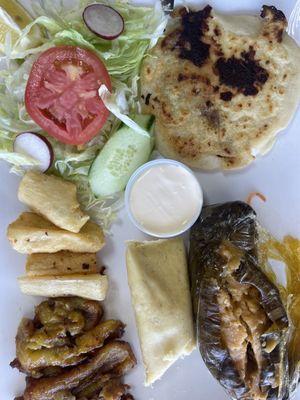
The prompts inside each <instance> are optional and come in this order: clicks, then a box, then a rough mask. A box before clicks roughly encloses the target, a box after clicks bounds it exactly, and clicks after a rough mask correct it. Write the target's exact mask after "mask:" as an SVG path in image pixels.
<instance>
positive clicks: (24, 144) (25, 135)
mask: <svg viewBox="0 0 300 400" xmlns="http://www.w3.org/2000/svg"><path fill="white" fill-rule="evenodd" d="M14 151H15V152H17V153H21V154H25V155H27V156H30V157H32V158H34V159H35V160H37V161H39V165H38V166H37V167H34V168H33V169H38V170H39V171H41V172H45V171H47V169H49V168H50V166H51V164H52V162H53V158H54V154H53V149H52V146H51V143H50V142H49V141H48V140H47V139H46V138H45V137H44V136H42V135H39V134H38V133H34V132H22V133H20V134H19V135H18V136H17V137H16V138H15V141H14Z"/></svg>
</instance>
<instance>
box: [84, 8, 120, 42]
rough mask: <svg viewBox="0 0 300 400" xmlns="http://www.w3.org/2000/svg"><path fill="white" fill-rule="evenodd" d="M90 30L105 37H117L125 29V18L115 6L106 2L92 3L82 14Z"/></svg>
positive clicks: (111, 38)
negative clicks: (105, 3)
mask: <svg viewBox="0 0 300 400" xmlns="http://www.w3.org/2000/svg"><path fill="white" fill-rule="evenodd" d="M82 17H83V20H84V22H85V24H86V26H87V27H88V28H89V30H90V31H92V32H93V33H95V35H97V36H100V37H102V38H103V39H107V40H113V39H116V38H117V37H118V36H120V35H121V33H122V32H123V30H124V19H123V17H122V15H121V14H119V13H118V11H116V10H115V9H114V8H112V7H110V6H106V5H104V4H91V5H89V6H87V7H86V8H85V9H84V11H83V14H82Z"/></svg>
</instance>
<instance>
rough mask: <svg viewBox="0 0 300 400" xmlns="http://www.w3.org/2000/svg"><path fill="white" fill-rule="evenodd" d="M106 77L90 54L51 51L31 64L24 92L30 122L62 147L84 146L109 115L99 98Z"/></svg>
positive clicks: (64, 48) (72, 48)
mask: <svg viewBox="0 0 300 400" xmlns="http://www.w3.org/2000/svg"><path fill="white" fill-rule="evenodd" d="M102 83H104V84H105V85H106V86H107V88H108V89H109V90H111V82H110V77H109V74H108V72H107V70H106V68H105V66H104V64H103V63H102V61H101V60H100V59H99V58H98V57H97V56H96V55H95V54H94V53H92V52H90V51H88V50H85V49H82V48H80V47H75V46H61V47H53V48H51V49H49V50H47V51H45V52H44V53H42V54H41V55H40V56H39V58H38V59H37V60H36V62H35V63H34V64H33V67H32V69H31V72H30V75H29V79H28V82H27V86H26V92H25V105H26V109H27V111H28V113H29V115H30V116H31V118H32V119H33V120H34V121H35V122H36V123H37V124H38V125H39V126H40V127H41V128H43V129H44V130H45V131H46V132H48V133H49V135H51V136H53V137H55V138H56V139H58V140H60V141H61V142H63V143H69V144H73V145H79V144H84V143H86V142H87V141H88V140H90V139H91V138H93V137H94V136H95V135H97V133H98V132H99V131H100V129H101V128H102V127H103V125H104V124H105V121H106V120H107V117H108V115H109V111H108V110H107V108H106V107H105V105H104V104H103V102H102V100H101V99H100V97H99V95H98V89H99V87H100V86H101V84H102Z"/></svg>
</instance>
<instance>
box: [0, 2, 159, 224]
mask: <svg viewBox="0 0 300 400" xmlns="http://www.w3.org/2000/svg"><path fill="white" fill-rule="evenodd" d="M94 3H95V2H94V1H88V0H78V1H75V2H74V1H73V2H72V7H70V6H68V7H67V6H65V5H64V3H63V2H60V3H59V4H56V5H55V7H54V5H53V2H52V1H50V0H47V1H41V2H40V3H39V4H38V5H37V4H35V6H34V11H35V14H36V15H37V18H36V19H35V20H34V21H33V22H32V23H30V24H29V25H28V26H27V27H26V28H24V29H23V31H22V34H21V35H20V37H19V38H18V40H17V41H15V42H14V43H12V40H11V37H10V35H9V34H8V35H7V37H6V41H5V46H4V47H5V54H4V55H3V56H2V64H3V63H4V64H5V68H4V69H3V70H2V71H1V72H0V93H1V95H0V159H2V160H6V161H8V162H9V163H10V164H11V165H12V167H11V172H14V173H17V174H23V173H24V171H25V170H26V169H28V168H34V167H36V166H37V165H38V163H39V162H38V161H37V160H36V159H35V158H33V157H31V156H28V155H26V154H24V153H21V152H18V151H16V149H15V148H14V141H15V138H16V136H17V135H18V134H20V133H21V132H36V133H39V134H41V135H43V136H44V137H45V138H46V139H47V140H48V141H49V142H50V144H51V146H52V149H53V154H54V159H53V162H52V164H51V168H50V169H49V170H48V171H47V172H48V173H52V174H56V175H58V176H61V177H63V178H65V179H67V180H72V181H74V182H76V184H77V187H78V196H79V200H80V202H81V204H82V207H83V208H84V209H85V210H86V211H87V212H89V213H90V214H91V216H92V217H93V218H94V219H95V220H96V221H97V222H98V223H100V224H101V225H102V227H103V228H104V229H108V227H109V225H110V223H111V221H112V220H113V217H114V215H115V212H116V211H117V210H118V208H119V207H120V205H121V204H122V197H123V193H122V190H123V189H124V182H123V181H124V179H123V180H122V179H121V180H120V182H121V181H122V184H121V186H120V190H119V191H118V192H117V193H116V192H114V193H110V190H109V188H108V189H107V190H100V189H99V190H98V192H99V193H100V195H99V193H97V194H98V196H97V197H96V196H95V194H94V192H95V191H92V190H91V185H90V182H89V171H90V169H91V166H92V164H93V163H94V161H95V159H96V157H97V156H98V155H100V154H101V150H102V148H103V146H105V143H106V142H107V141H108V140H109V138H110V137H111V136H113V135H114V134H115V132H116V131H118V130H119V129H120V128H121V125H125V126H127V127H126V129H127V128H129V129H132V131H133V132H134V133H135V134H136V135H149V138H150V139H151V133H149V130H145V129H144V127H143V126H142V125H140V124H138V123H136V122H134V120H133V119H134V117H133V116H134V115H136V114H139V113H140V106H139V101H138V87H139V71H140V67H141V63H142V60H143V58H144V57H145V56H146V54H147V51H148V50H149V49H150V48H151V47H153V46H154V45H155V44H156V43H157V41H158V39H159V38H160V37H161V35H162V34H163V32H164V29H165V27H166V23H167V16H166V15H165V13H164V11H163V9H162V7H161V3H160V2H157V3H155V4H154V6H153V7H139V6H134V5H130V4H129V3H128V2H126V1H120V0H117V1H115V2H109V3H108V2H105V1H104V2H103V1H101V4H107V5H108V4H109V6H111V7H113V8H114V9H115V10H116V11H117V12H118V13H119V14H120V15H121V16H122V18H123V21H124V31H123V32H122V34H120V36H118V37H117V38H115V39H114V40H105V39H104V38H102V37H100V36H98V35H96V34H95V33H93V32H92V31H91V30H90V29H89V28H88V26H87V25H86V23H85V21H84V20H83V17H82V15H83V11H84V10H85V8H86V7H87V6H88V5H89V4H94ZM55 46H78V47H80V48H82V49H85V50H89V51H91V52H93V53H94V54H96V55H98V56H99V58H100V60H102V62H103V64H104V65H105V67H106V69H107V72H108V74H109V76H110V80H111V91H109V90H108V88H107V87H106V86H105V85H102V86H101V87H99V96H101V99H102V100H103V102H104V104H105V106H106V108H107V109H108V110H109V111H110V114H109V117H108V118H107V120H106V122H105V124H104V126H103V127H102V129H101V131H100V132H99V134H97V135H96V136H95V137H93V138H92V139H91V140H89V141H88V142H87V143H85V144H82V145H72V144H67V143H62V142H61V141H59V140H57V139H55V138H54V137H53V136H51V135H48V134H47V133H46V131H45V130H42V129H41V128H40V126H39V125H38V124H36V123H35V122H34V120H33V119H32V118H31V117H30V115H29V113H28V112H27V108H26V106H25V90H26V86H27V82H28V78H29V75H30V72H31V69H32V66H33V64H34V63H35V61H36V60H37V58H38V57H39V56H40V54H42V53H43V52H45V51H47V50H48V49H50V48H52V47H55ZM121 133H122V130H121ZM124 135H125V136H126V135H127V136H126V137H131V136H130V134H129V133H128V131H126V130H125V131H124ZM128 135H129V136H128ZM118 136H122V134H121V135H118ZM126 137H125V139H124V137H121V139H120V140H121V142H122V143H126V140H127V139H126ZM115 141H116V140H115ZM138 142H139V140H137V143H138ZM142 142H143V141H142ZM152 142H153V141H152V140H150V141H149V143H152ZM147 143H148V142H147ZM107 147H108V150H106V152H105V153H106V155H105V157H102V159H105V160H106V159H107V158H109V157H108V155H107V153H108V151H109V150H110V148H113V147H114V146H112V145H109V146H107ZM142 149H144V150H143V151H145V154H144V156H142V157H139V158H138V160H143V161H147V159H149V156H150V152H151V149H152V145H151V144H147V146H145V144H144V142H143V146H142ZM145 149H146V150H145ZM136 151H137V149H136ZM117 153H118V152H116V151H115V154H114V156H115V155H116V154H117ZM146 153H147V154H146ZM121 161H122V160H121ZM124 162H125V161H124ZM132 165H133V167H138V166H139V165H138V164H137V165H135V163H134V162H133V164H132ZM120 168H121V169H122V162H121V164H120ZM104 175H105V174H104ZM93 176H94V175H93ZM93 179H94V177H93ZM116 182H117V183H118V182H119V181H118V180H115V182H114V185H115V186H114V187H115V188H118V185H117V184H116ZM98 186H99V185H98ZM100 186H101V185H100ZM115 190H116V189H115ZM103 193H104V195H103Z"/></svg>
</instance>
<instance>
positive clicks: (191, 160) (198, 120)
mask: <svg viewBox="0 0 300 400" xmlns="http://www.w3.org/2000/svg"><path fill="white" fill-rule="evenodd" d="M286 26H287V20H286V18H285V16H284V14H283V13H282V12H281V11H280V10H277V9H276V8H275V7H272V6H263V8H262V11H261V18H260V17H258V16H252V15H221V14H218V13H217V12H216V11H215V10H213V9H212V8H211V7H210V6H206V7H205V8H203V9H202V10H198V11H195V10H188V9H186V8H178V9H176V10H175V11H174V12H173V14H172V19H171V20H170V22H169V24H168V27H167V31H166V34H165V37H164V38H162V39H160V41H159V42H158V44H157V45H156V46H155V47H154V48H153V49H152V50H151V52H150V56H149V57H145V60H144V62H143V65H142V70H141V103H142V105H143V109H144V112H145V113H149V114H153V115H155V117H156V120H155V134H156V146H157V149H158V150H159V152H160V153H161V154H162V155H163V156H165V157H167V158H175V159H177V160H179V161H182V162H184V163H185V164H187V165H189V166H191V167H194V168H202V169H216V168H220V169H233V168H241V167H244V166H246V165H247V164H249V163H251V162H252V161H253V160H254V159H255V158H256V156H257V155H259V154H265V153H266V152H267V151H268V150H270V148H271V147H272V145H273V144H274V142H275V139H276V135H277V133H278V132H279V131H280V130H282V129H284V128H285V127H286V126H287V124H288V122H289V120H290V119H291V117H292V115H293V113H294V112H295V111H296V108H297V104H298V102H299V98H300V70H299V67H298V66H299V63H300V49H299V47H298V46H297V44H296V42H295V41H294V40H293V39H292V38H290V37H289V36H288V35H287V33H286V32H285V28H286Z"/></svg>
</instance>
